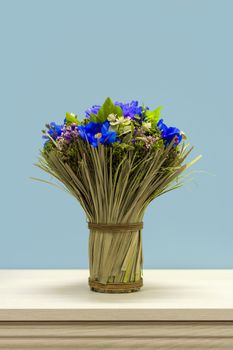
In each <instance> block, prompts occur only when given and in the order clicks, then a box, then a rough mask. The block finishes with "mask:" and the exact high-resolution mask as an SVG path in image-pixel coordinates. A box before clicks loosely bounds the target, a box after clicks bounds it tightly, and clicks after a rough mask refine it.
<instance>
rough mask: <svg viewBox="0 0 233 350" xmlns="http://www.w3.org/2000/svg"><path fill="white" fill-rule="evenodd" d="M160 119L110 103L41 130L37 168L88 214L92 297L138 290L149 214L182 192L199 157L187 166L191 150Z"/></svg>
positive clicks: (141, 108)
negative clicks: (186, 176)
mask: <svg viewBox="0 0 233 350" xmlns="http://www.w3.org/2000/svg"><path fill="white" fill-rule="evenodd" d="M160 114H161V107H158V108H156V109H155V110H150V109H149V108H148V107H146V106H144V105H139V103H138V101H131V102H129V103H121V102H115V103H113V102H112V100H111V99H110V98H107V99H106V100H105V102H104V103H103V105H102V106H100V105H94V106H92V107H91V108H89V109H87V110H86V111H85V117H84V118H83V120H80V119H79V118H78V117H77V115H74V114H72V113H66V117H65V119H64V122H63V123H62V124H61V125H58V124H56V123H55V122H52V123H50V124H48V125H46V129H45V130H43V138H44V139H45V143H44V147H43V149H42V150H41V156H40V157H39V160H38V163H37V164H36V165H37V166H38V167H39V168H41V169H42V170H44V171H45V172H47V173H48V174H50V175H52V177H54V178H55V179H57V180H58V181H59V182H60V183H62V184H63V185H64V186H63V187H62V188H63V189H65V190H66V191H68V192H69V193H70V194H72V195H73V196H74V197H75V198H76V199H77V200H78V201H79V203H80V204H81V206H82V208H83V210H84V212H85V214H86V218H87V221H88V226H89V229H90V235H89V269H90V277H89V285H90V288H91V290H94V291H100V292H132V291H137V290H139V289H140V287H141V286H142V264H143V256H142V227H143V216H144V213H145V210H146V207H147V206H148V205H149V204H150V202H151V201H152V200H154V199H155V198H157V197H159V196H161V195H162V194H164V193H167V192H169V191H171V190H173V189H176V188H178V187H180V186H181V185H182V177H181V174H182V173H183V172H184V171H185V170H186V169H187V168H188V167H189V166H190V165H192V164H193V163H194V162H196V161H197V160H198V159H199V158H200V156H199V157H197V158H196V159H194V160H193V161H192V162H190V163H188V164H184V161H185V159H186V157H187V156H188V155H189V153H190V152H191V150H192V147H191V148H190V147H189V145H188V144H186V143H185V139H186V136H185V134H184V133H183V132H181V131H180V130H179V129H178V128H176V127H170V126H167V125H166V124H165V123H164V120H163V119H161V117H160ZM37 180H40V179H37ZM40 181H44V182H46V183H50V182H49V181H46V180H40ZM52 184H54V183H53V182H52Z"/></svg>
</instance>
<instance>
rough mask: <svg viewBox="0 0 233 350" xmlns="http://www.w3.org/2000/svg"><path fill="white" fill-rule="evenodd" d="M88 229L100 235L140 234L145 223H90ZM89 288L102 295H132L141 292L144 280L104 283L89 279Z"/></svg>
mask: <svg viewBox="0 0 233 350" xmlns="http://www.w3.org/2000/svg"><path fill="white" fill-rule="evenodd" d="M88 228H89V229H90V231H91V232H99V233H100V234H104V237H105V234H106V235H108V234H112V235H114V236H115V234H123V235H124V234H126V235H127V234H129V233H132V232H134V233H135V232H137V231H138V232H140V231H141V230H142V228H143V223H142V222H138V223H119V224H118V223H117V224H102V223H91V222H89V223H88ZM88 282H89V286H90V289H91V290H92V291H95V292H102V293H131V292H136V291H138V290H140V288H141V287H142V286H143V280H142V278H141V277H140V279H138V280H136V281H125V282H112V281H111V282H108V281H106V282H105V283H102V282H100V281H99V280H98V278H97V279H92V278H91V277H89V280H88Z"/></svg>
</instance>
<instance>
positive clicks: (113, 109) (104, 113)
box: [93, 97, 123, 123]
mask: <svg viewBox="0 0 233 350" xmlns="http://www.w3.org/2000/svg"><path fill="white" fill-rule="evenodd" d="M112 113H113V114H116V115H118V116H121V115H122V114H123V113H122V109H121V107H120V106H115V105H114V103H113V102H112V100H111V99H110V98H109V97H108V98H106V100H105V101H104V103H103V105H102V106H101V108H100V109H99V111H98V113H97V115H96V118H95V120H93V121H96V122H99V123H103V122H104V121H105V120H106V119H107V118H108V116H109V114H112Z"/></svg>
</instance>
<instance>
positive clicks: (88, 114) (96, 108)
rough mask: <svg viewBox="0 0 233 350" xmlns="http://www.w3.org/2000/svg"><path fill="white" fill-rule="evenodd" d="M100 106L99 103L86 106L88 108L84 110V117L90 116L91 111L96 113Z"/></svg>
mask: <svg viewBox="0 0 233 350" xmlns="http://www.w3.org/2000/svg"><path fill="white" fill-rule="evenodd" d="M100 107H101V106H100V105H94V106H92V107H90V108H88V109H87V110H86V111H85V113H86V118H90V116H91V113H92V114H95V115H96V114H97V113H98V112H99V109H100Z"/></svg>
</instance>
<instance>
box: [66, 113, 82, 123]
mask: <svg viewBox="0 0 233 350" xmlns="http://www.w3.org/2000/svg"><path fill="white" fill-rule="evenodd" d="M66 123H67V124H73V123H75V124H80V122H79V121H78V119H77V115H75V114H73V113H69V112H67V113H66Z"/></svg>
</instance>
